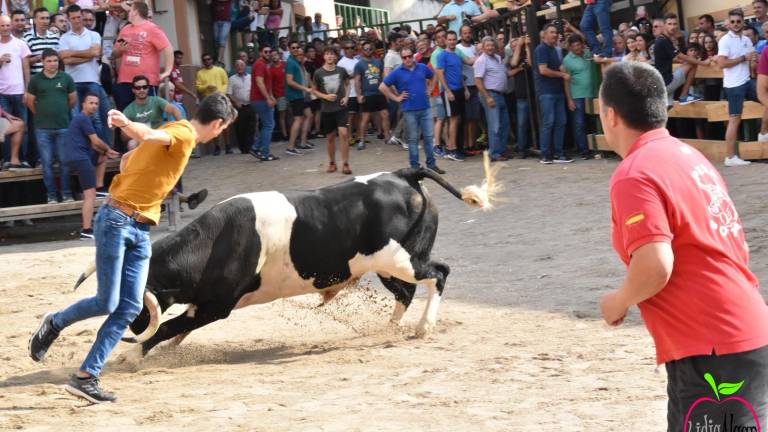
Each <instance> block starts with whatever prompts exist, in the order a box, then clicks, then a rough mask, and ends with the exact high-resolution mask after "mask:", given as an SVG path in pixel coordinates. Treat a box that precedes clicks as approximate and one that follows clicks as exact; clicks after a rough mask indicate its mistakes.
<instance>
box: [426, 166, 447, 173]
mask: <svg viewBox="0 0 768 432" xmlns="http://www.w3.org/2000/svg"><path fill="white" fill-rule="evenodd" d="M429 169H431V170H432V171H434V172H436V173H438V174H445V170H442V169H440V167H439V166H437V165H432V166H431V167H429Z"/></svg>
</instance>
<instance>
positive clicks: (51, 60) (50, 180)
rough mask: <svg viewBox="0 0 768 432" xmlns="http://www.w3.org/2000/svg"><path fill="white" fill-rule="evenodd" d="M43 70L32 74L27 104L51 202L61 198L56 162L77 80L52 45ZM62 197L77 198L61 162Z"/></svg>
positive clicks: (73, 99) (64, 137)
mask: <svg viewBox="0 0 768 432" xmlns="http://www.w3.org/2000/svg"><path fill="white" fill-rule="evenodd" d="M42 57H43V72H42V73H39V74H37V75H35V76H33V77H32V79H31V80H30V81H29V88H28V89H27V95H26V99H27V107H28V108H29V110H30V111H32V113H33V114H34V115H35V120H34V121H35V138H36V139H37V150H38V152H39V154H40V160H41V161H42V163H43V183H45V189H46V191H47V192H48V204H55V203H57V202H59V199H58V195H57V192H56V189H57V188H56V178H55V177H54V175H53V162H54V161H55V160H56V159H58V160H59V162H61V161H62V159H61V158H62V156H63V155H64V148H65V147H66V145H67V128H68V127H69V113H70V110H71V109H72V107H74V106H75V104H77V91H76V88H75V81H74V80H73V79H72V77H70V76H69V75H68V74H67V73H66V72H60V71H59V53H57V52H56V51H54V50H52V49H46V50H45V51H43V54H42ZM59 165H60V166H59V178H60V180H61V198H62V200H63V202H71V201H74V199H73V198H72V190H71V189H70V188H69V169H68V168H67V166H66V164H63V163H61V164H59Z"/></svg>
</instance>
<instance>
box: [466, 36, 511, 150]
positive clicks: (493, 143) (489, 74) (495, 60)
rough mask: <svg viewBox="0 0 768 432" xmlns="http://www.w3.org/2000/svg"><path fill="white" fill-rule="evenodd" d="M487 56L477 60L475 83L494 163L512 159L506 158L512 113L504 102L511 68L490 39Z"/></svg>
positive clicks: (485, 44)
mask: <svg viewBox="0 0 768 432" xmlns="http://www.w3.org/2000/svg"><path fill="white" fill-rule="evenodd" d="M482 43H483V45H482V47H483V54H481V55H480V57H478V58H477V60H475V64H474V70H475V84H476V85H477V89H478V91H479V92H480V95H481V97H480V103H481V104H483V108H484V109H485V118H486V121H487V122H488V148H489V150H490V151H491V160H492V161H494V162H497V161H505V160H509V158H508V157H507V156H506V155H505V153H506V151H507V142H508V141H509V128H510V125H509V110H508V109H507V103H506V100H505V99H504V93H503V92H504V89H505V88H506V86H507V68H506V66H504V61H503V60H502V59H501V57H500V56H499V55H498V54H496V41H494V40H493V37H491V36H486V37H484V38H483V41H482Z"/></svg>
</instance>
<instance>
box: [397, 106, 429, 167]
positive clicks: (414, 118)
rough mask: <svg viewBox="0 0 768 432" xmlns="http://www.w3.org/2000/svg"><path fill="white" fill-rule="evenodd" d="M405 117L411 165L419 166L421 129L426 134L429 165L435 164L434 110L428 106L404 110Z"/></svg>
mask: <svg viewBox="0 0 768 432" xmlns="http://www.w3.org/2000/svg"><path fill="white" fill-rule="evenodd" d="M403 118H404V119H405V127H406V128H407V129H408V130H407V131H406V134H407V135H406V136H407V140H408V159H409V160H410V162H411V167H412V168H415V167H418V166H419V129H421V134H422V135H424V157H425V158H426V160H427V167H430V168H431V167H433V166H435V152H434V148H433V147H432V132H433V129H432V127H433V126H434V124H433V122H432V110H431V109H429V108H427V109H423V110H419V111H403Z"/></svg>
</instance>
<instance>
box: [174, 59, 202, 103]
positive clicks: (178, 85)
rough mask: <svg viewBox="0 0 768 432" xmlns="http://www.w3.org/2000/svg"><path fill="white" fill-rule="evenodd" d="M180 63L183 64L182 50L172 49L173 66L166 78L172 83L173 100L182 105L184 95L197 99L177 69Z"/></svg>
mask: <svg viewBox="0 0 768 432" xmlns="http://www.w3.org/2000/svg"><path fill="white" fill-rule="evenodd" d="M182 64H184V52H183V51H181V50H176V51H174V52H173V68H172V69H171V74H170V75H168V79H169V80H170V81H171V84H173V88H174V90H173V96H172V98H173V100H174V102H176V103H177V104H180V105H182V106H183V105H184V95H187V96H189V97H191V98H192V99H195V100H197V95H196V94H195V92H193V91H192V90H190V89H188V88H187V86H186V85H185V84H184V77H182V75H181V70H179V68H180V67H181V65H182Z"/></svg>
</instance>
